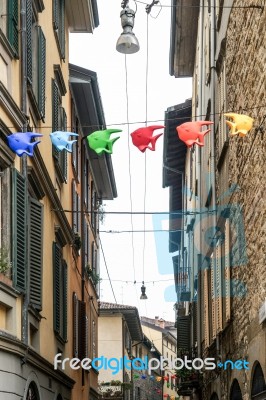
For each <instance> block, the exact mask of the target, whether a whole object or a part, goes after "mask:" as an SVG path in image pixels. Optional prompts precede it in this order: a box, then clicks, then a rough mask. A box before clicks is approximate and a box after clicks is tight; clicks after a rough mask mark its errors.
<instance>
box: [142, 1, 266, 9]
mask: <svg viewBox="0 0 266 400" xmlns="http://www.w3.org/2000/svg"><path fill="white" fill-rule="evenodd" d="M135 3H139V4H144V5H145V6H149V3H146V2H144V1H140V0H135ZM265 5H266V4H265V3H264V4H262V5H257V4H250V5H248V6H224V5H221V6H219V5H218V6H210V5H206V6H202V5H200V4H199V5H185V4H174V5H173V4H164V5H163V4H160V5H157V4H154V5H153V7H166V8H208V9H211V8H229V9H231V8H236V9H242V8H243V9H245V8H247V9H248V8H250V9H251V8H258V9H263V8H264V7H265Z"/></svg>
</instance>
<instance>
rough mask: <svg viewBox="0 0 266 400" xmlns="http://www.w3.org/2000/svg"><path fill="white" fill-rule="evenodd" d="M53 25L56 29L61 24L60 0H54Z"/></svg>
mask: <svg viewBox="0 0 266 400" xmlns="http://www.w3.org/2000/svg"><path fill="white" fill-rule="evenodd" d="M53 26H54V30H57V29H58V26H59V0H53Z"/></svg>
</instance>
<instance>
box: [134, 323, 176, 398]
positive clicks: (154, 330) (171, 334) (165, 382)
mask: <svg viewBox="0 0 266 400" xmlns="http://www.w3.org/2000/svg"><path fill="white" fill-rule="evenodd" d="M141 326H142V329H143V332H144V334H145V335H146V336H147V337H148V338H149V339H150V340H151V342H152V343H153V344H154V345H155V346H156V348H157V349H158V351H159V353H160V354H161V356H162V357H163V358H164V359H165V360H166V361H165V362H164V363H163V367H164V370H162V371H161V376H162V389H163V396H165V397H166V396H167V395H168V398H169V399H171V398H175V397H176V396H177V380H176V370H175V368H172V366H171V365H170V366H169V363H173V362H174V360H175V359H176V328H175V323H174V322H170V321H165V320H164V319H163V318H159V317H155V318H154V319H153V318H147V317H141Z"/></svg>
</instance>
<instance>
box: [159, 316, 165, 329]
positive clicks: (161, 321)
mask: <svg viewBox="0 0 266 400" xmlns="http://www.w3.org/2000/svg"><path fill="white" fill-rule="evenodd" d="M158 322H159V326H160V328H162V329H164V327H165V320H164V319H163V318H160V319H159V320H158Z"/></svg>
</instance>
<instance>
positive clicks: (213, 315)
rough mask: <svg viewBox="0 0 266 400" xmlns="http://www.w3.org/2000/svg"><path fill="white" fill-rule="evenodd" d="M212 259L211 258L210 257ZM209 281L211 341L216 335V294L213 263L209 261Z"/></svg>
mask: <svg viewBox="0 0 266 400" xmlns="http://www.w3.org/2000/svg"><path fill="white" fill-rule="evenodd" d="M212 257H213V256H212ZM210 280H211V293H210V294H211V296H210V301H211V318H210V319H211V335H212V336H211V337H212V339H213V338H214V337H215V335H216V312H215V301H216V294H215V270H214V262H213V259H211V268H210Z"/></svg>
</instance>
